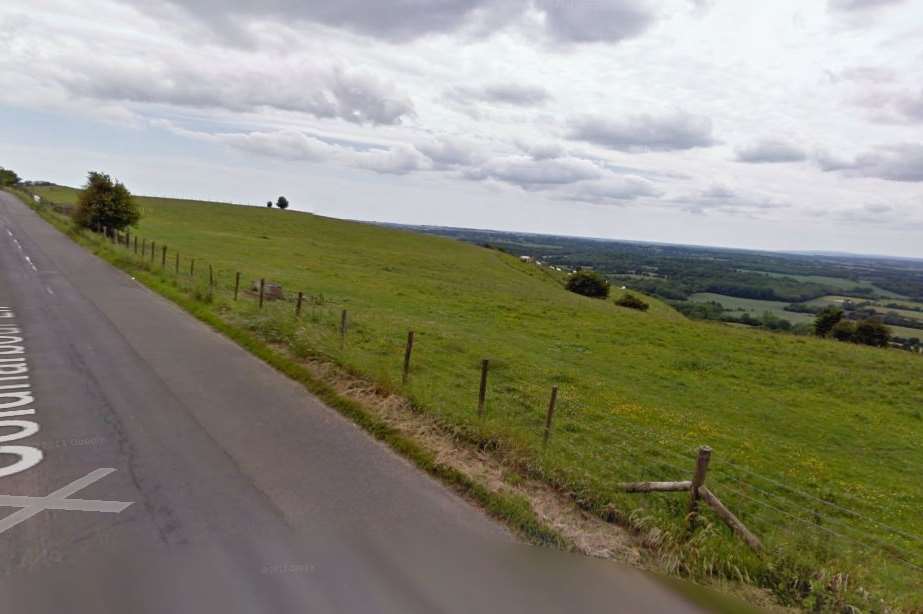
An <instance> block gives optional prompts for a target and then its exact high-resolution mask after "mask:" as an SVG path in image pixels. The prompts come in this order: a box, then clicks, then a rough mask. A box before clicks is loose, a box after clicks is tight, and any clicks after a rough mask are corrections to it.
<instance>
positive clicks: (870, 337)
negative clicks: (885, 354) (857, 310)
mask: <svg viewBox="0 0 923 614" xmlns="http://www.w3.org/2000/svg"><path fill="white" fill-rule="evenodd" d="M890 339H891V329H889V328H888V327H887V326H885V325H884V324H882V323H881V322H880V321H879V320H874V319H869V320H861V321H860V322H858V323H857V324H856V332H855V334H854V335H853V340H854V341H855V342H856V343H862V344H864V345H871V346H874V347H879V348H880V347H885V346H887V345H888V341H889V340H890Z"/></svg>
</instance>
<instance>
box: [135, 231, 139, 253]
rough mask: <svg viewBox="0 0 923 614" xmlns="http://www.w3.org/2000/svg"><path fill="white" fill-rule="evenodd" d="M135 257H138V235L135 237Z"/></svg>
mask: <svg viewBox="0 0 923 614" xmlns="http://www.w3.org/2000/svg"><path fill="white" fill-rule="evenodd" d="M135 255H136V256H137V255H138V235H135Z"/></svg>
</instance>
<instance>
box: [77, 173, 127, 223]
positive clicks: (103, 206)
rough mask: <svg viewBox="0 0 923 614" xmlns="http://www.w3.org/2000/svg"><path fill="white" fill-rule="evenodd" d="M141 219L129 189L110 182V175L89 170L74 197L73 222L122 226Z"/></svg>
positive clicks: (118, 183) (116, 182) (119, 183)
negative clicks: (76, 197) (78, 193)
mask: <svg viewBox="0 0 923 614" xmlns="http://www.w3.org/2000/svg"><path fill="white" fill-rule="evenodd" d="M139 219H141V213H140V211H138V206H137V205H136V204H135V201H134V199H132V197H131V192H129V191H128V188H126V187H125V185H124V184H122V183H121V182H118V181H115V182H113V181H112V179H111V178H110V177H109V175H106V174H104V173H96V172H91V173H90V174H89V175H88V176H87V183H86V186H84V188H83V191H82V192H80V196H79V197H78V199H77V210H76V212H75V213H74V223H76V224H77V225H78V226H83V227H84V228H96V227H98V226H102V227H105V228H112V229H116V230H122V229H124V228H125V227H126V226H133V225H134V224H137V223H138V220H139Z"/></svg>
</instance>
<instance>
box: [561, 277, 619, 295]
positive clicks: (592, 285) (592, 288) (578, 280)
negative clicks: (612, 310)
mask: <svg viewBox="0 0 923 614" xmlns="http://www.w3.org/2000/svg"><path fill="white" fill-rule="evenodd" d="M565 287H566V288H567V289H568V290H570V291H571V292H575V293H576V294H582V295H583V296H589V297H592V298H608V296H609V281H608V280H607V279H606V278H605V277H603V276H602V275H600V274H599V273H597V272H596V271H577V272H576V273H574V274H572V275H571V276H570V277H568V278H567V285H566V286H565Z"/></svg>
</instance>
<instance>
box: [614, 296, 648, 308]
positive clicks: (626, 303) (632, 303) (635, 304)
mask: <svg viewBox="0 0 923 614" xmlns="http://www.w3.org/2000/svg"><path fill="white" fill-rule="evenodd" d="M615 304H616V305H619V306H621V307H628V308H629V309H637V310H638V311H647V310H648V309H649V308H650V305H648V304H647V303H645V302H644V301H642V300H641V299H639V298H638V297H637V296H635V295H634V294H631V293H627V294H625V296H622V297H621V298H619V300H617V301H615Z"/></svg>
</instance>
